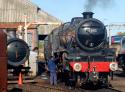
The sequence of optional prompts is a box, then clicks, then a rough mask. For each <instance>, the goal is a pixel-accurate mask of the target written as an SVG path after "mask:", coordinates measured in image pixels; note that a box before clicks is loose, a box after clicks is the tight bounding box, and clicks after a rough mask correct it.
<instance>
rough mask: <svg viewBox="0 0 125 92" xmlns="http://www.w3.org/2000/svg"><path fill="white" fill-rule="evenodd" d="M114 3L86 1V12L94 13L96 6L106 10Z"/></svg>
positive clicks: (110, 1)
mask: <svg viewBox="0 0 125 92" xmlns="http://www.w3.org/2000/svg"><path fill="white" fill-rule="evenodd" d="M112 2H113V0H86V4H85V10H86V11H92V10H93V9H94V7H95V6H97V5H100V6H101V8H103V9H105V8H108V6H109V5H110V4H111V3H112Z"/></svg>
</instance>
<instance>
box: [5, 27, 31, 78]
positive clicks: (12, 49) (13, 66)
mask: <svg viewBox="0 0 125 92" xmlns="http://www.w3.org/2000/svg"><path fill="white" fill-rule="evenodd" d="M6 34H7V54H8V70H10V71H11V74H13V75H17V76H18V75H19V73H20V72H21V71H22V69H24V70H26V69H27V70H29V69H30V67H25V66H24V63H25V62H26V61H27V60H28V58H29V47H28V45H27V43H26V42H25V41H24V40H22V39H19V38H17V35H16V30H15V29H7V30H6ZM27 72H28V71H27ZM8 73H9V72H8Z"/></svg>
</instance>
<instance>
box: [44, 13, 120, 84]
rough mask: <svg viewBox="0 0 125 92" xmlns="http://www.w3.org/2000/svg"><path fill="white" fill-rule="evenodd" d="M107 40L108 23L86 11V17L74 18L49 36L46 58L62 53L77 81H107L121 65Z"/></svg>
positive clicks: (65, 63)
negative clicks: (105, 23) (116, 60)
mask: <svg viewBox="0 0 125 92" xmlns="http://www.w3.org/2000/svg"><path fill="white" fill-rule="evenodd" d="M107 39H108V37H107V30H106V27H105V26H104V24H103V23H102V22H101V21H100V20H98V19H95V18H93V13H92V12H84V13H83V17H74V18H72V20H71V22H67V23H64V24H62V25H61V26H59V27H58V28H56V29H54V30H53V31H52V32H51V33H50V34H49V35H48V37H46V39H45V58H46V59H48V58H49V56H51V55H55V56H59V57H60V61H61V63H62V64H63V66H69V75H70V77H69V78H73V79H74V81H75V83H76V84H82V83H87V82H92V83H99V82H101V83H104V84H107V83H108V76H109V74H110V73H111V72H112V71H115V70H117V67H118V65H117V63H116V62H115V49H113V48H109V46H108V40H107ZM67 63H68V64H67ZM69 80H70V79H69Z"/></svg>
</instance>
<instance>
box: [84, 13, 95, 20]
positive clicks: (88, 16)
mask: <svg viewBox="0 0 125 92" xmlns="http://www.w3.org/2000/svg"><path fill="white" fill-rule="evenodd" d="M82 14H83V18H84V19H89V18H93V14H94V13H93V12H83V13H82Z"/></svg>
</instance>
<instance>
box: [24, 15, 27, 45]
mask: <svg viewBox="0 0 125 92" xmlns="http://www.w3.org/2000/svg"><path fill="white" fill-rule="evenodd" d="M24 29H25V41H26V43H27V42H28V41H27V15H25V27H24Z"/></svg>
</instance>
